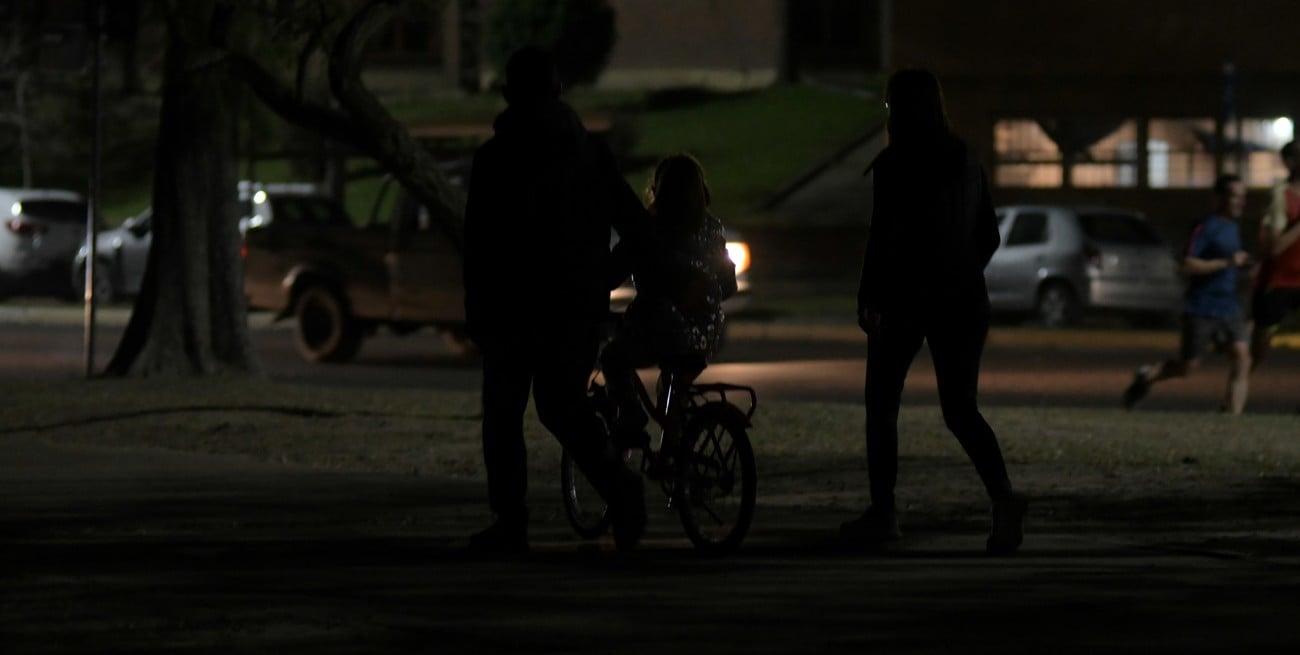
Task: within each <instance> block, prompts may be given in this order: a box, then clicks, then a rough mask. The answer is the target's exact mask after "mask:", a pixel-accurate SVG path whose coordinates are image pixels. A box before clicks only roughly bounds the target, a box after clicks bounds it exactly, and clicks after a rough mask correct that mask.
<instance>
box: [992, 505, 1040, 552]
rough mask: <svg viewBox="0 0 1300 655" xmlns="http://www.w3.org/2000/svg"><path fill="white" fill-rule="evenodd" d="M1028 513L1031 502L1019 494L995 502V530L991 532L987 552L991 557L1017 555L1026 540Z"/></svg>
mask: <svg viewBox="0 0 1300 655" xmlns="http://www.w3.org/2000/svg"><path fill="white" fill-rule="evenodd" d="M1028 512H1029V502H1028V501H1026V500H1025V499H1024V497H1023V496H1019V495H1017V494H1011V495H1010V496H1008V497H1006V498H1004V499H1002V500H998V501H994V503H993V529H992V530H990V531H989V540H988V543H987V544H985V552H987V553H988V554H989V555H1010V554H1012V553H1015V552H1016V549H1018V548H1020V543H1021V542H1022V541H1024V539H1025V514H1027V513H1028Z"/></svg>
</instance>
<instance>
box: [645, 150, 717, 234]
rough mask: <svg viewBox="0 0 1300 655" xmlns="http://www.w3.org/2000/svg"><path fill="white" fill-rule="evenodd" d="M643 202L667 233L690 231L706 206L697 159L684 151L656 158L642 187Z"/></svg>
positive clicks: (701, 218) (705, 184)
mask: <svg viewBox="0 0 1300 655" xmlns="http://www.w3.org/2000/svg"><path fill="white" fill-rule="evenodd" d="M646 203H647V205H648V206H649V208H650V213H652V214H654V215H655V218H656V219H657V220H658V221H659V223H660V225H662V226H663V227H664V228H666V229H667V231H668V232H669V233H671V234H673V235H675V236H685V235H687V234H692V233H694V232H695V231H696V230H697V229H699V226H700V224H701V223H703V222H704V216H705V214H706V213H707V211H708V208H709V185H708V182H706V181H705V179H704V168H703V167H702V166H700V162H698V161H696V160H695V158H694V157H692V156H690V155H688V154H684V153H683V154H676V155H669V156H667V157H664V158H663V159H662V160H660V162H659V165H658V166H656V167H655V173H654V176H653V177H652V178H650V184H649V186H648V187H647V188H646Z"/></svg>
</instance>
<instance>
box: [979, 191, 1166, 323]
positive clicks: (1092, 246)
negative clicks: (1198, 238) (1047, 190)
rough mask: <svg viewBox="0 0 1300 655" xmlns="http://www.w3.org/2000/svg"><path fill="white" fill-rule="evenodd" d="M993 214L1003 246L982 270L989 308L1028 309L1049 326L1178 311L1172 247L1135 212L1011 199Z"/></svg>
mask: <svg viewBox="0 0 1300 655" xmlns="http://www.w3.org/2000/svg"><path fill="white" fill-rule="evenodd" d="M997 213H998V225H999V230H1000V232H1001V235H1002V245H1001V247H999V248H998V250H997V252H995V253H994V254H993V259H992V260H991V261H990V262H989V265H988V268H987V269H985V278H986V279H987V281H988V288H989V302H990V304H991V305H992V307H993V310H994V311H999V312H1032V313H1033V314H1034V316H1036V317H1037V319H1038V321H1039V322H1041V323H1042V324H1043V325H1046V326H1050V327H1057V326H1062V325H1068V324H1071V323H1074V322H1075V321H1077V320H1078V319H1079V318H1080V317H1082V316H1083V315H1084V314H1085V313H1090V312H1099V311H1107V312H1111V311H1114V312H1121V313H1125V314H1128V315H1133V316H1138V317H1142V318H1144V319H1155V320H1163V319H1165V318H1168V317H1172V316H1173V315H1175V314H1176V313H1177V312H1178V310H1179V307H1180V305H1181V301H1182V293H1183V281H1182V279H1181V277H1180V276H1179V273H1178V261H1177V260H1176V259H1175V257H1174V250H1173V248H1172V247H1170V245H1169V244H1168V243H1167V242H1165V241H1164V240H1163V239H1161V238H1160V236H1159V235H1158V234H1157V233H1156V231H1155V230H1154V229H1153V228H1152V227H1151V225H1150V224H1149V223H1148V222H1147V221H1146V220H1145V219H1144V218H1143V217H1142V215H1141V214H1139V213H1138V212H1135V211H1131V210H1126V209H1117V208H1114V207H1091V206H1058V205H1051V206H1049V205H1016V206H1008V207H1001V208H999V209H998V210H997Z"/></svg>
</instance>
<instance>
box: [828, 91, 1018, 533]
mask: <svg viewBox="0 0 1300 655" xmlns="http://www.w3.org/2000/svg"><path fill="white" fill-rule="evenodd" d="M885 106H886V109H887V111H888V112H889V119H888V132H889V145H888V146H887V147H886V148H885V150H884V151H883V152H881V153H880V155H879V156H878V157H877V158H876V160H875V161H874V162H873V164H872V166H871V167H869V168H868V171H873V170H874V175H875V199H874V202H873V206H872V219H871V236H870V238H869V240H868V242H867V248H866V253H865V255H864V256H863V264H862V281H861V284H860V286H859V287H858V323H859V325H860V326H861V327H862V329H863V331H865V332H866V333H867V335H868V336H867V380H866V406H867V407H866V408H867V426H866V427H867V472H868V475H869V477H870V488H871V505H870V507H869V508H868V509H867V511H866V512H865V513H864V514H863V516H862V517H861V518H859V519H857V520H854V521H850V522H847V523H845V524H844V525H843V526H841V528H840V532H841V535H843V537H844V538H845V539H847V540H850V541H852V542H855V543H858V544H863V545H867V544H879V543H882V542H886V541H893V540H896V539H898V538H899V537H900V536H901V533H900V531H899V528H898V521H897V519H896V517H895V508H894V486H895V484H896V482H897V479H898V410H899V404H900V402H901V398H902V391H903V381H904V379H905V378H906V377H907V370H908V368H909V367H910V366H911V363H912V360H913V358H915V357H916V353H917V352H918V351H919V350H920V348H921V342H922V341H928V342H929V345H930V355H931V359H932V360H933V362H934V369H935V376H936V377H937V378H938V383H939V402H940V404H941V406H942V408H943V418H944V423H945V424H946V425H947V426H948V429H949V430H951V431H952V433H953V435H955V436H956V437H957V440H958V441H959V442H960V443H961V445H962V448H963V449H965V451H966V453H967V455H969V456H970V458H971V461H972V462H974V464H975V468H976V470H977V471H978V472H979V475H980V478H981V480H983V482H984V487H985V488H986V489H987V490H988V494H989V496H990V498H991V499H992V502H993V526H992V530H991V532H990V534H989V538H988V543H987V550H988V552H989V553H991V554H1008V553H1012V552H1015V550H1016V548H1017V547H1019V546H1020V542H1021V539H1022V529H1021V525H1022V523H1023V519H1024V514H1025V502H1024V500H1023V499H1021V498H1020V497H1019V496H1017V495H1015V494H1013V493H1012V490H1011V481H1010V479H1009V478H1008V476H1007V469H1006V464H1005V463H1004V462H1003V459H1002V451H1001V450H1000V449H999V447H998V441H997V436H996V435H995V434H994V433H993V430H992V429H991V428H990V427H989V425H988V423H986V422H985V421H984V417H983V416H982V415H981V414H980V411H979V408H978V406H977V404H976V394H977V389H978V386H979V367H980V357H981V355H982V353H983V349H984V340H985V338H986V336H987V335H988V321H989V300H988V290H987V289H986V287H985V285H984V266H985V265H986V264H988V261H989V258H990V257H992V256H993V251H994V250H996V249H997V247H998V243H999V237H998V226H997V217H996V216H995V215H994V211H993V204H992V200H991V199H990V197H989V189H988V181H987V179H986V178H985V175H984V171H983V169H982V168H981V167H980V165H979V163H978V161H977V160H976V158H975V154H974V153H973V152H972V151H971V150H970V149H969V148H968V147H967V146H966V144H965V143H963V142H962V141H961V140H960V139H959V138H957V137H956V136H955V135H954V134H952V132H951V131H950V129H949V126H948V117H947V113H946V111H945V109H944V103H943V95H942V92H941V91H940V89H939V82H938V80H937V79H936V78H935V77H934V75H933V74H932V73H930V72H929V71H925V70H916V69H912V70H900V71H898V72H896V73H894V75H893V76H891V77H890V79H889V84H888V86H887V88H886V92H885Z"/></svg>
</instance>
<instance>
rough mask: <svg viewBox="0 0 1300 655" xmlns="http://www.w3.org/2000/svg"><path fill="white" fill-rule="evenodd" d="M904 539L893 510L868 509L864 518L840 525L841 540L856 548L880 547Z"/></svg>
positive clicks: (863, 515) (873, 507) (864, 513)
mask: <svg viewBox="0 0 1300 655" xmlns="http://www.w3.org/2000/svg"><path fill="white" fill-rule="evenodd" d="M902 537H903V531H902V530H899V529H898V516H897V515H896V514H895V513H894V510H892V509H881V508H879V507H875V506H872V507H868V508H867V511H865V512H863V513H862V516H860V517H858V518H856V519H853V520H852V521H845V522H844V523H841V524H840V538H841V539H843V540H844V541H846V542H848V543H850V544H852V545H854V546H863V547H867V546H879V545H881V544H885V543H889V542H891V541H898V540H899V539H901V538H902Z"/></svg>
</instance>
